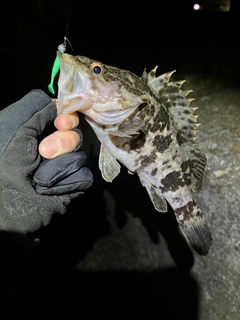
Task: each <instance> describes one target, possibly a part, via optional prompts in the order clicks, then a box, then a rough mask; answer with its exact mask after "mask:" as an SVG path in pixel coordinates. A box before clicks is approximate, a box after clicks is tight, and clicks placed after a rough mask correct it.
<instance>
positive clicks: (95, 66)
mask: <svg viewBox="0 0 240 320" xmlns="http://www.w3.org/2000/svg"><path fill="white" fill-rule="evenodd" d="M90 70H91V71H92V72H93V73H95V74H101V73H103V68H102V67H101V66H100V65H99V64H97V63H92V64H91V65H90Z"/></svg>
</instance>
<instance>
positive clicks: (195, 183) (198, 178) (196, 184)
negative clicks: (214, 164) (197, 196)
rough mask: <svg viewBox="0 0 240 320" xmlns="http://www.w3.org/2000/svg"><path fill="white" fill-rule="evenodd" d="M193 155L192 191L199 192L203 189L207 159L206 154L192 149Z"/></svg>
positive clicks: (191, 164)
mask: <svg viewBox="0 0 240 320" xmlns="http://www.w3.org/2000/svg"><path fill="white" fill-rule="evenodd" d="M190 153H191V160H190V166H191V190H192V191H193V192H199V191H200V190H201V187H202V179H203V173H204V169H205V166H206V161H207V158H206V156H205V154H204V153H202V152H201V151H199V150H198V149H195V148H190Z"/></svg>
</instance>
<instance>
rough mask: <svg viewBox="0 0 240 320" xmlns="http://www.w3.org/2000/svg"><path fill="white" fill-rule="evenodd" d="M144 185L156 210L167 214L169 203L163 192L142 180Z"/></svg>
mask: <svg viewBox="0 0 240 320" xmlns="http://www.w3.org/2000/svg"><path fill="white" fill-rule="evenodd" d="M141 182H142V185H143V186H144V187H145V188H146V189H147V192H148V195H149V197H150V199H151V201H152V203H153V205H154V208H155V209H156V210H157V211H159V212H167V211H168V207H167V201H166V200H165V198H164V196H163V195H162V193H161V191H160V190H159V189H157V188H154V187H153V186H152V185H151V184H150V183H148V182H147V181H144V179H141Z"/></svg>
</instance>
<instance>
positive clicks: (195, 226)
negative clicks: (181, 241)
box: [174, 201, 213, 256]
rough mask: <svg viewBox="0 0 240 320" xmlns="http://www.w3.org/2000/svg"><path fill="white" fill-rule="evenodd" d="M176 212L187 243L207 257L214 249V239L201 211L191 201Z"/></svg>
mask: <svg viewBox="0 0 240 320" xmlns="http://www.w3.org/2000/svg"><path fill="white" fill-rule="evenodd" d="M174 212H175V215H176V218H177V221H178V224H179V227H180V230H181V232H182V234H183V235H184V237H185V239H186V240H187V242H188V243H189V244H190V245H191V247H192V248H193V249H194V250H195V251H196V252H197V253H198V254H199V255H201V256H206V255H207V254H208V252H209V250H210V248H211V247H212V242H213V239H212V234H211V232H210V231H209V228H208V226H207V223H206V221H205V218H204V217H203V215H202V213H201V211H200V209H199V208H198V207H197V205H196V204H195V203H194V202H193V201H191V202H189V203H188V204H187V205H185V206H183V207H181V208H178V209H175V211H174Z"/></svg>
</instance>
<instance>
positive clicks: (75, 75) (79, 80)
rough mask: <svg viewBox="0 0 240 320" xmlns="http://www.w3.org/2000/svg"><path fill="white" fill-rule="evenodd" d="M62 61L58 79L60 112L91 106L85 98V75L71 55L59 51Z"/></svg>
mask: <svg viewBox="0 0 240 320" xmlns="http://www.w3.org/2000/svg"><path fill="white" fill-rule="evenodd" d="M57 55H58V59H59V63H60V77H59V80H58V87H59V90H58V100H59V108H58V114H61V113H65V114H68V113H71V112H74V111H78V110H79V109H80V108H81V109H82V110H84V109H86V108H89V107H90V104H89V102H88V101H87V100H86V99H84V94H83V90H84V75H83V74H82V73H81V72H79V71H78V70H77V68H76V66H75V63H74V60H73V58H72V56H71V55H68V54H62V53H60V52H58V53H57Z"/></svg>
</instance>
